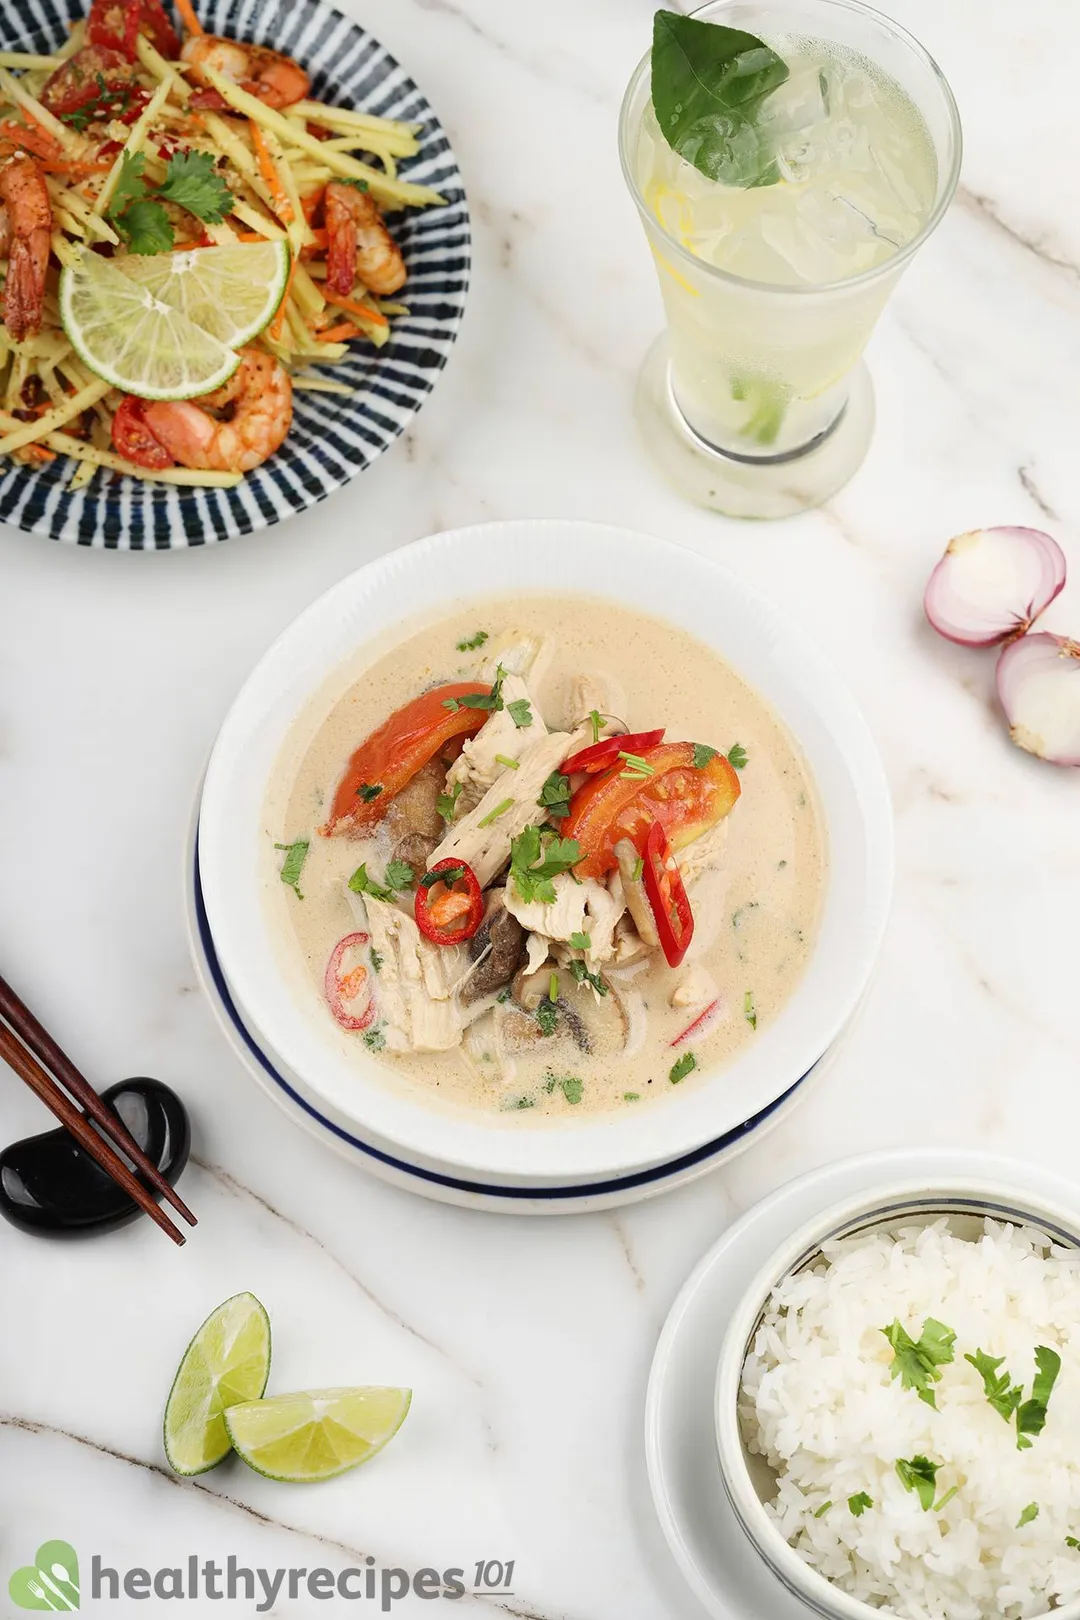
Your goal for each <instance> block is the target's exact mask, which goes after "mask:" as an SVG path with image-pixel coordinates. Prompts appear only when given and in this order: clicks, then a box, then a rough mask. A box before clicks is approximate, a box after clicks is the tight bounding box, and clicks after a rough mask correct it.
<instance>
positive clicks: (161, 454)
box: [112, 394, 176, 472]
mask: <svg viewBox="0 0 1080 1620" xmlns="http://www.w3.org/2000/svg"><path fill="white" fill-rule="evenodd" d="M145 410H146V401H145V400H144V399H138V398H136V396H135V395H134V394H125V395H124V397H123V399H122V400H121V401H120V404H119V405H118V406H117V408H116V415H115V416H114V417H113V424H112V442H113V444H114V445H115V446H116V452H117V454H118V455H121V456H125V457H126V458H127V460H128V461H133V462H134V463H135V465H136V467H150V468H153V469H154V470H155V471H157V472H161V471H162V470H163V469H164V468H166V467H175V466H176V462H175V461H174V460H173V458H172V456H170V454H169V452H168V451H167V450H166V448H165V446H164V445H163V444H160V443H159V442H158V440H157V439H155V438H154V435H153V434H152V433H151V431H150V429H149V428H148V427H147V425H146V419H145V416H144V414H143V413H144V411H145Z"/></svg>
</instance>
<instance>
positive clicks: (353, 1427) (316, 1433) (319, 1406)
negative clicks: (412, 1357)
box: [225, 1388, 412, 1485]
mask: <svg viewBox="0 0 1080 1620" xmlns="http://www.w3.org/2000/svg"><path fill="white" fill-rule="evenodd" d="M411 1400H412V1390H411V1389H378V1388H371V1389H311V1390H306V1391H304V1392H303V1393H302V1394H299V1395H274V1396H271V1398H270V1399H269V1400H265V1401H246V1402H245V1403H244V1405H243V1406H233V1407H231V1408H230V1409H229V1411H227V1412H226V1413H225V1426H226V1428H227V1429H228V1431H229V1439H230V1440H231V1441H232V1443H233V1447H234V1449H235V1450H236V1451H237V1453H238V1454H239V1455H240V1456H241V1457H243V1459H244V1461H245V1462H246V1463H247V1464H248V1466H249V1467H251V1468H254V1469H255V1471H256V1472H257V1473H259V1474H265V1475H266V1476H267V1478H269V1479H282V1480H287V1481H289V1482H290V1483H292V1484H294V1485H306V1484H310V1483H313V1482H314V1481H315V1480H319V1479H333V1477H334V1475H335V1474H344V1473H346V1472H347V1471H348V1469H350V1468H355V1467H356V1466H357V1465H358V1464H359V1463H362V1462H367V1460H368V1458H369V1457H373V1456H374V1455H375V1453H376V1452H377V1451H381V1450H382V1448H383V1446H385V1444H386V1442H387V1441H388V1440H392V1439H393V1438H394V1435H395V1434H396V1433H397V1432H398V1430H399V1429H400V1428H401V1425H402V1424H403V1423H404V1421H405V1415H406V1413H407V1412H408V1410H409V1403H410V1402H411Z"/></svg>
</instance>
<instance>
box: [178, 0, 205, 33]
mask: <svg viewBox="0 0 1080 1620" xmlns="http://www.w3.org/2000/svg"><path fill="white" fill-rule="evenodd" d="M176 9H177V11H178V12H179V13H180V21H181V22H182V23H183V25H184V27H185V28H186V29H187V31H188V33H189V34H205V32H206V29H205V28H204V27H203V25H202V23H201V22H200V21H199V19H198V17H196V15H195V7H194V6H193V5H192V4H191V0H176Z"/></svg>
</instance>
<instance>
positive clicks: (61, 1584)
mask: <svg viewBox="0 0 1080 1620" xmlns="http://www.w3.org/2000/svg"><path fill="white" fill-rule="evenodd" d="M8 1591H9V1592H10V1594H11V1600H12V1602H13V1603H17V1604H18V1605H19V1608H20V1609H46V1610H49V1611H51V1612H52V1613H53V1614H63V1613H65V1612H67V1611H68V1610H71V1609H77V1608H78V1607H79V1560H78V1556H77V1554H76V1552H75V1549H74V1547H72V1546H70V1545H69V1544H68V1542H66V1541H46V1542H43V1543H42V1545H41V1546H40V1547H39V1548H38V1550H37V1553H36V1554H35V1556H34V1562H33V1563H32V1564H26V1565H24V1566H23V1568H22V1569H17V1570H16V1571H15V1573H14V1575H13V1576H12V1577H11V1579H10V1581H9V1582H8Z"/></svg>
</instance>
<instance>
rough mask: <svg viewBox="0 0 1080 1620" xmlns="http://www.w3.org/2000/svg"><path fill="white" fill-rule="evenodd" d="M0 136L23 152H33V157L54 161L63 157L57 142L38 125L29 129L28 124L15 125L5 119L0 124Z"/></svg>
mask: <svg viewBox="0 0 1080 1620" xmlns="http://www.w3.org/2000/svg"><path fill="white" fill-rule="evenodd" d="M0 135H3V136H6V138H7V139H8V140H11V141H14V142H15V144H16V145H17V146H21V147H22V148H23V150H24V151H26V152H33V154H34V156H35V157H39V158H49V159H55V158H58V157H61V156H62V155H63V154H62V152H61V149H60V147H59V145H58V144H57V142H56V141H54V140H53V138H52V136H51V135H49V134H48V133H47V132H46V131H45V130H43V129H42V127H41V125H40V124H34V125H33V127H31V126H30V125H29V124H16V123H13V122H12V121H11V120H10V119H5V120H4V122H3V123H0Z"/></svg>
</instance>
